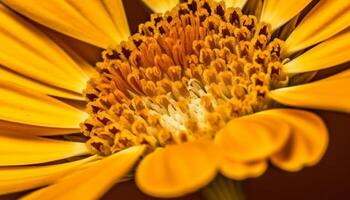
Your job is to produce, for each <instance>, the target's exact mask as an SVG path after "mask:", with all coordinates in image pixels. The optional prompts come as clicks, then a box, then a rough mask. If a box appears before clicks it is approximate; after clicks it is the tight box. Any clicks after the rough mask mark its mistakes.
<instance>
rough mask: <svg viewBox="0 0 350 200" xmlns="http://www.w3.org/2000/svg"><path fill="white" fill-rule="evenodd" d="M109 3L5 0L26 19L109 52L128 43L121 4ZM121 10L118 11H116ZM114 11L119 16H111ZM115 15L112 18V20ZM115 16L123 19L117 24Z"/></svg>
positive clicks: (58, 0) (97, 0)
mask: <svg viewBox="0 0 350 200" xmlns="http://www.w3.org/2000/svg"><path fill="white" fill-rule="evenodd" d="M117 1H118V2H117V3H109V2H108V1H101V0H89V1H79V0H68V1H61V0H51V1H45V2H40V3H37V2H36V0H28V1H25V2H24V1H21V0H4V1H3V2H4V3H5V4H6V5H7V6H9V7H10V8H12V9H14V10H16V11H17V12H19V13H21V14H23V15H25V16H26V17H28V18H30V19H32V20H34V21H36V22H38V23H40V24H43V25H45V26H47V27H49V28H51V29H54V30H56V31H58V32H61V33H63V34H66V35H69V36H71V37H74V38H76V39H79V40H82V41H84V42H87V43H90V44H93V45H96V46H98V47H102V48H107V47H108V46H109V45H112V44H117V43H119V42H120V41H122V40H126V39H127V36H128V35H129V30H128V29H127V30H124V28H125V24H127V22H125V20H126V18H125V16H124V15H125V14H124V8H123V6H122V3H121V0H117ZM115 6H119V7H117V8H116V7H115ZM111 11H115V12H118V14H111V13H110V12H111ZM111 15H113V17H112V16H111ZM114 15H117V16H123V17H121V18H119V19H118V21H115V20H114V19H115V17H114Z"/></svg>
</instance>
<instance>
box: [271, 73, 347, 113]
mask: <svg viewBox="0 0 350 200" xmlns="http://www.w3.org/2000/svg"><path fill="white" fill-rule="evenodd" d="M349 85H350V79H349V78H348V77H339V78H332V79H328V80H321V81H316V82H312V83H307V84H304V85H298V86H292V87H286V88H281V89H277V90H273V91H270V93H269V96H270V97H271V98H272V99H274V100H275V101H278V102H280V103H282V104H285V105H289V106H295V107H303V108H313V109H321V110H334V111H340V112H350V101H349V99H350V87H349Z"/></svg>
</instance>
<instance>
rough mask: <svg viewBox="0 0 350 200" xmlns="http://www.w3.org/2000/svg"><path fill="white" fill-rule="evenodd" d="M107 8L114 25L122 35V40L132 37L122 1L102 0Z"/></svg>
mask: <svg viewBox="0 0 350 200" xmlns="http://www.w3.org/2000/svg"><path fill="white" fill-rule="evenodd" d="M102 1H103V4H104V5H105V6H106V9H107V11H108V14H109V15H110V16H111V19H112V20H113V23H114V25H115V27H116V29H118V31H119V32H120V33H121V38H124V39H127V38H128V37H129V36H130V29H129V24H128V19H127V18H126V14H125V10H124V6H123V1H122V0H102Z"/></svg>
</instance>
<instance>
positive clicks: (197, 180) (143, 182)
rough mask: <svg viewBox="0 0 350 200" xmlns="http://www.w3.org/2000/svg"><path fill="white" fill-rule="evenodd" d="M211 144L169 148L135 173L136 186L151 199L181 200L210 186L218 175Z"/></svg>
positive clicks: (145, 161) (158, 153) (182, 145)
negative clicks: (182, 197) (172, 199)
mask: <svg viewBox="0 0 350 200" xmlns="http://www.w3.org/2000/svg"><path fill="white" fill-rule="evenodd" d="M212 145H213V144H212V143H211V142H210V141H207V142H204V141H197V142H189V143H182V144H176V145H170V146H166V147H165V148H164V149H163V148H162V149H157V150H156V151H155V152H153V153H151V154H150V155H148V156H146V158H144V159H143V160H142V161H141V163H140V165H139V167H138V168H137V170H136V175H135V178H136V184H137V185H138V187H139V188H140V189H141V190H142V191H143V192H145V193H146V194H148V195H151V196H155V197H167V198H169V197H179V196H182V195H185V194H189V193H191V192H194V191H196V190H198V189H200V188H202V187H203V186H205V185H207V184H208V183H209V182H210V181H211V180H212V179H214V177H215V175H216V173H217V159H216V157H218V156H220V155H216V156H215V155H213V152H212V151H213V148H212V147H213V146H212Z"/></svg>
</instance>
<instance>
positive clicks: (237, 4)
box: [215, 0, 248, 8]
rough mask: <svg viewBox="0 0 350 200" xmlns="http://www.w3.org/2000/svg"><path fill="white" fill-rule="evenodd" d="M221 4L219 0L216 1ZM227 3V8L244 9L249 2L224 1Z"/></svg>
mask: <svg viewBox="0 0 350 200" xmlns="http://www.w3.org/2000/svg"><path fill="white" fill-rule="evenodd" d="M215 1H217V2H220V1H219V0H215ZM223 1H224V2H225V5H226V8H229V7H234V8H237V7H238V8H243V6H244V5H245V4H246V3H247V1H248V0H223Z"/></svg>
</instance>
